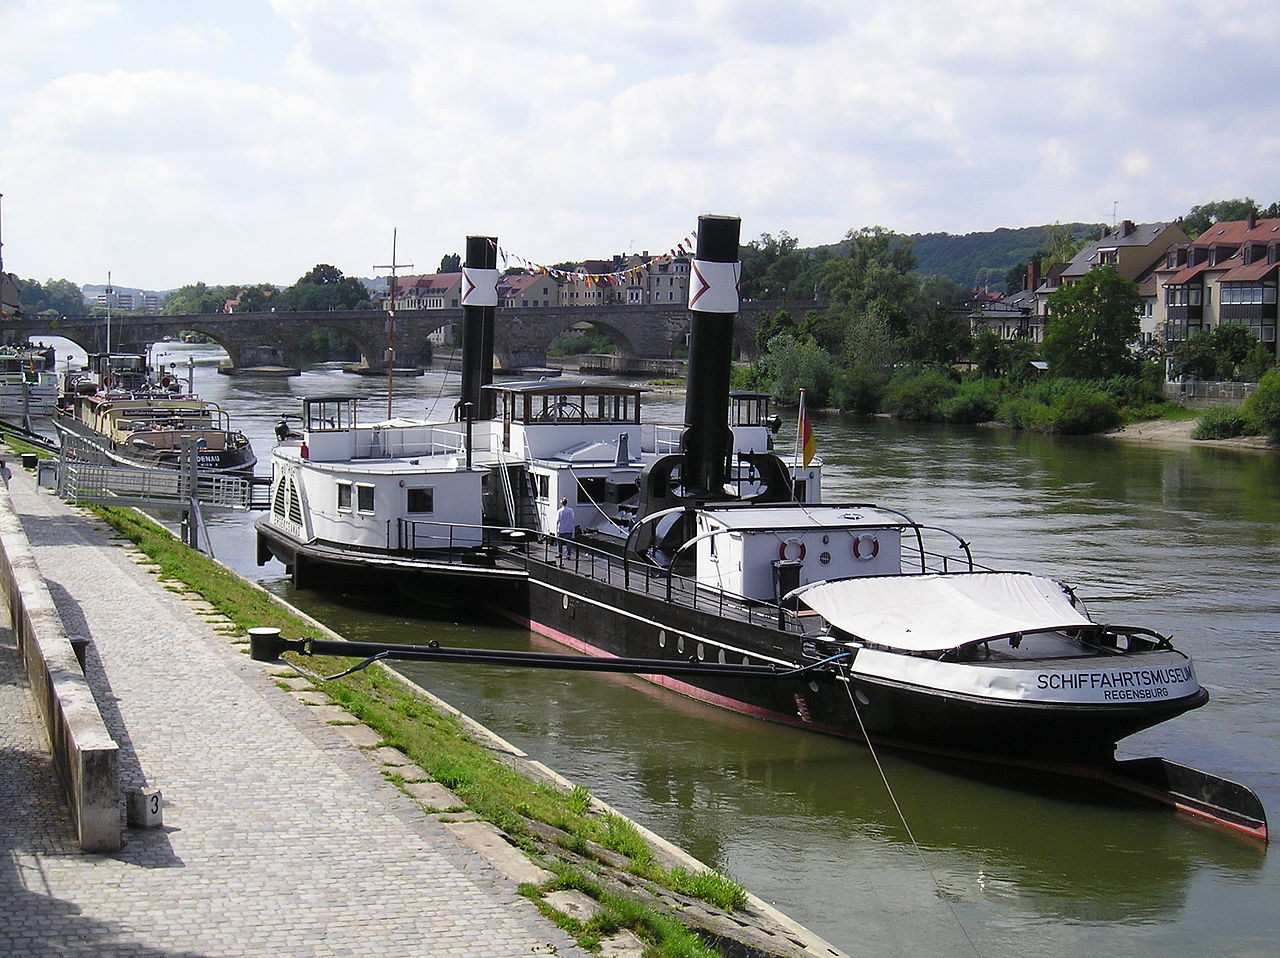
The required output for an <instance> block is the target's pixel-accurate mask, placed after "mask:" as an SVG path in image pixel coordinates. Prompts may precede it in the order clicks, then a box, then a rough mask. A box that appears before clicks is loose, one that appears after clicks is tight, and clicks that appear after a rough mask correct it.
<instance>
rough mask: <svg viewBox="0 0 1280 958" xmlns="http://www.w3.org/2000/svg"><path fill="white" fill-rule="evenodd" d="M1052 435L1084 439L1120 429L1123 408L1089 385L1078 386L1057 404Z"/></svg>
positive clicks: (1052, 417) (1051, 426)
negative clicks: (1065, 435) (1061, 434)
mask: <svg viewBox="0 0 1280 958" xmlns="http://www.w3.org/2000/svg"><path fill="white" fill-rule="evenodd" d="M1051 410H1052V415H1051V419H1050V429H1049V431H1050V432H1059V433H1066V434H1069V435H1083V434H1085V433H1091V432H1102V431H1104V430H1106V429H1114V428H1115V427H1116V426H1118V425H1120V422H1121V418H1120V408H1119V407H1118V406H1117V405H1116V403H1115V400H1113V399H1112V398H1111V397H1110V396H1108V395H1106V394H1105V393H1103V392H1100V391H1098V390H1096V389H1093V388H1091V387H1090V385H1089V384H1088V383H1077V384H1075V385H1074V386H1073V387H1072V388H1071V389H1068V390H1066V391H1065V392H1063V393H1062V395H1060V396H1059V397H1058V398H1057V399H1056V400H1055V401H1054V403H1053V405H1052V407H1051Z"/></svg>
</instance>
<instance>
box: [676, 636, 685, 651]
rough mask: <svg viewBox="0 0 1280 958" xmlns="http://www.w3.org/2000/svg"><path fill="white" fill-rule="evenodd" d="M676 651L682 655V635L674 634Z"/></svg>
mask: <svg viewBox="0 0 1280 958" xmlns="http://www.w3.org/2000/svg"><path fill="white" fill-rule="evenodd" d="M676 651H677V652H679V653H680V654H681V655H684V636H683V635H677V636H676Z"/></svg>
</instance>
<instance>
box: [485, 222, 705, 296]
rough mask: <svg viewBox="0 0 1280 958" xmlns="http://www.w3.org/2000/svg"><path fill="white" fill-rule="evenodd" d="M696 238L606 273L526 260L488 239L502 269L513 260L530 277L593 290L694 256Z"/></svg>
mask: <svg viewBox="0 0 1280 958" xmlns="http://www.w3.org/2000/svg"><path fill="white" fill-rule="evenodd" d="M697 237H698V234H697V233H696V232H695V233H690V234H689V235H688V236H686V237H685V238H684V239H682V240H681V241H680V242H679V243H677V244H676V245H675V246H673V247H672V248H671V249H670V250H668V251H667V252H665V253H659V254H658V255H657V256H652V257H650V258H649V259H648V260H646V261H644V262H642V263H633V264H631V265H629V266H626V267H624V268H622V269H618V270H613V271H611V272H606V273H588V272H585V271H582V270H569V269H558V268H557V267H554V266H545V265H543V264H542V263H536V262H534V261H532V260H529V259H526V258H525V257H523V256H520V255H519V254H517V253H512V252H511V251H510V250H506V249H503V248H502V247H501V246H499V245H498V244H497V243H495V242H493V241H492V240H490V241H489V245H490V246H492V247H493V248H494V249H495V250H496V251H497V254H498V256H499V258H501V260H502V268H503V269H504V270H506V269H510V268H511V266H512V264H513V263H514V264H515V266H517V267H518V268H520V269H522V270H524V271H525V272H526V273H528V274H529V275H530V276H536V275H539V274H541V275H543V276H551V277H554V278H555V279H559V280H564V281H566V282H577V283H583V284H584V285H586V287H587V288H588V289H590V288H592V287H593V286H597V285H603V286H615V285H621V284H623V283H624V282H627V281H630V282H632V283H639V282H640V281H641V280H642V279H643V278H644V275H645V273H646V272H647V271H648V270H651V269H653V268H654V267H657V266H663V265H666V264H668V263H670V262H671V261H672V260H674V259H676V258H677V257H680V256H691V255H693V251H694V249H695V241H696V240H697Z"/></svg>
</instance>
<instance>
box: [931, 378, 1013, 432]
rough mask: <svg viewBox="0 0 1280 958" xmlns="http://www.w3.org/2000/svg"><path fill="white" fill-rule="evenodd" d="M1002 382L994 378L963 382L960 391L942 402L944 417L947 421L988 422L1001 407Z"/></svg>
mask: <svg viewBox="0 0 1280 958" xmlns="http://www.w3.org/2000/svg"><path fill="white" fill-rule="evenodd" d="M1000 397H1001V389H1000V383H999V382H998V381H997V380H994V379H975V380H968V381H966V382H962V383H961V384H960V389H959V391H958V392H957V393H956V394H955V395H954V396H952V397H951V398H950V399H948V400H946V401H945V402H944V403H943V404H942V417H943V418H944V419H945V420H946V421H947V422H955V423H974V422H988V421H990V420H992V419H994V418H995V417H996V411H997V410H998V409H999V408H1000Z"/></svg>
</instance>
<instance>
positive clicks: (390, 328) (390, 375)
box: [373, 227, 413, 419]
mask: <svg viewBox="0 0 1280 958" xmlns="http://www.w3.org/2000/svg"><path fill="white" fill-rule="evenodd" d="M397 232H398V229H397V228H395V227H392V229H391V262H390V264H388V265H385V266H378V265H377V264H376V263H375V264H374V267H373V268H374V269H389V270H391V298H390V304H391V308H390V309H388V310H387V418H388V419H390V418H391V397H392V395H393V394H394V392H395V382H396V270H397V269H399V268H400V267H406V268H409V269H412V268H413V264H412V263H397V262H396V233H397Z"/></svg>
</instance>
